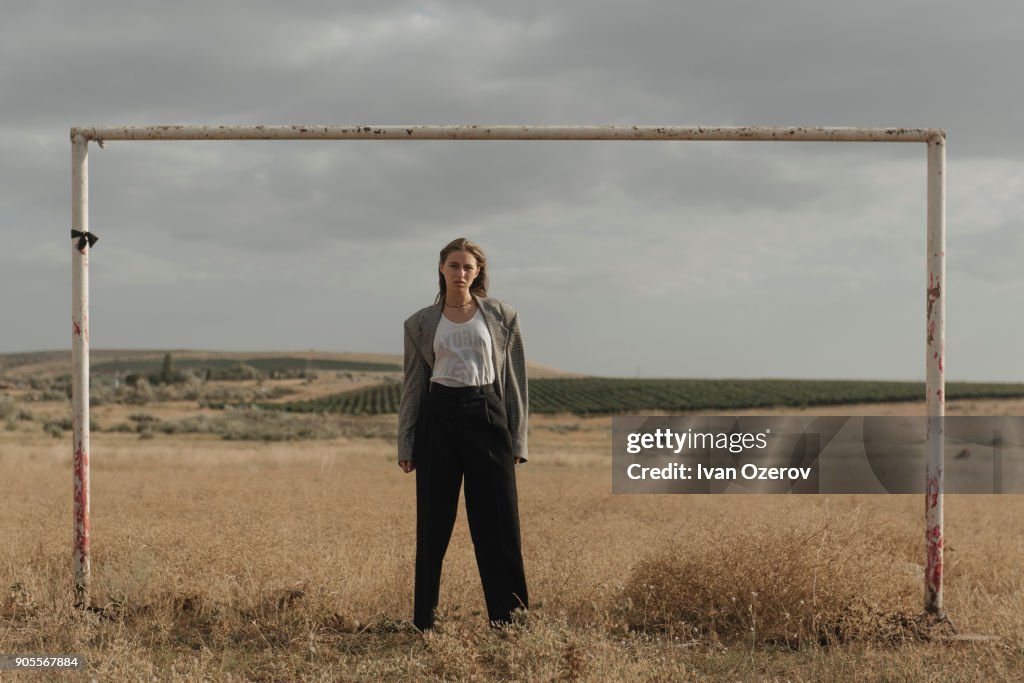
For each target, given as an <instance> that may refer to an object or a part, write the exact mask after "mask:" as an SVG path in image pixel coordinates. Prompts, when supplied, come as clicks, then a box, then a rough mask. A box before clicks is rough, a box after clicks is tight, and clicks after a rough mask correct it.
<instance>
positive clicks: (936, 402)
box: [924, 135, 946, 617]
mask: <svg viewBox="0 0 1024 683" xmlns="http://www.w3.org/2000/svg"><path fill="white" fill-rule="evenodd" d="M925 300H926V305H927V312H928V320H927V323H926V324H927V337H926V339H927V342H926V343H927V349H926V350H927V354H926V363H927V375H926V377H927V382H926V385H927V386H926V389H925V391H926V395H927V405H928V434H927V436H926V439H925V453H926V454H927V460H928V462H927V465H926V466H925V553H926V555H925V557H926V564H925V571H924V577H925V596H924V608H925V610H927V611H928V612H931V613H933V614H936V615H938V616H940V617H945V616H946V614H945V610H944V609H943V607H942V548H943V529H942V497H943V488H944V487H943V433H944V429H943V420H944V416H945V412H946V395H945V392H946V378H945V364H946V357H945V354H946V344H945V338H946V137H945V136H944V135H935V136H933V137H932V138H931V139H929V140H928V290H927V295H926V299H925Z"/></svg>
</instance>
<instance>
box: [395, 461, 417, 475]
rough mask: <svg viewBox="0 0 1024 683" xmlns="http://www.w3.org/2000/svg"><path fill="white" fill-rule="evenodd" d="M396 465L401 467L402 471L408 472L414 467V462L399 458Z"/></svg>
mask: <svg viewBox="0 0 1024 683" xmlns="http://www.w3.org/2000/svg"><path fill="white" fill-rule="evenodd" d="M398 466H399V467H401V468H402V471H403V472H405V473H406V474H409V473H410V472H412V471H413V470H414V469H416V463H414V462H413V461H412V460H399V461H398Z"/></svg>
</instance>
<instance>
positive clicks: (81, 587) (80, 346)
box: [71, 134, 91, 607]
mask: <svg viewBox="0 0 1024 683" xmlns="http://www.w3.org/2000/svg"><path fill="white" fill-rule="evenodd" d="M71 229H72V230H79V231H81V232H87V231H88V230H89V140H88V138H87V137H86V136H84V135H74V134H72V136H71ZM79 244H81V246H80V247H79ZM71 421H72V432H73V436H72V439H73V442H72V448H73V449H74V450H73V452H74V456H73V457H74V491H75V500H74V524H75V528H74V568H75V603H76V604H77V605H78V606H80V607H84V606H87V605H88V603H89V579H90V572H91V563H90V558H89V243H88V242H87V241H86V240H80V239H72V242H71Z"/></svg>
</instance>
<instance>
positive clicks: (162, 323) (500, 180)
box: [0, 0, 1024, 381]
mask: <svg viewBox="0 0 1024 683" xmlns="http://www.w3.org/2000/svg"><path fill="white" fill-rule="evenodd" d="M211 7H214V8H216V9H215V10H211V9H210V8H211ZM143 8H145V9H143ZM83 9H84V8H83V5H81V3H73V2H70V1H66V2H45V1H38V0H36V1H33V2H4V3H3V4H2V5H0V126H2V128H0V155H2V157H0V158H2V160H3V161H2V162H0V234H2V235H3V238H4V239H3V245H4V248H3V249H2V250H0V278H2V279H0V282H2V288H0V351H26V350H41V349H61V348H68V349H70V344H71V329H70V328H71V326H70V324H69V318H70V309H71V303H70V299H71V295H70V258H71V249H70V246H69V243H70V237H69V235H68V230H69V228H70V144H69V139H68V132H69V128H70V127H71V126H73V125H120V124H125V125H148V124H258V123H262V124H369V125H373V124H381V125H386V124H468V123H476V124H548V125H571V124H642V125H780V126H786V125H811V126H815V125H817V126H881V127H888V126H907V127H943V128H945V129H946V130H947V133H948V157H947V159H948V164H949V166H948V173H947V178H948V181H947V183H948V184H947V187H948V205H947V206H948V213H947V221H948V222H947V229H948V236H947V256H948V262H947V291H948V299H947V303H946V305H947V309H946V320H947V340H946V350H947V363H946V368H947V379H950V380H999V381H1024V367H1022V364H1021V363H1020V361H1019V357H1020V356H1019V347H1020V339H1021V338H1022V337H1024V317H1022V316H1021V315H1020V314H1019V311H1020V310H1021V305H1020V302H1021V301H1022V299H1024V279H1022V277H1021V262H1022V259H1024V230H1022V228H1024V218H1022V216H1024V136H1022V134H1021V131H1020V121H1021V111H1022V107H1021V103H1022V99H1024V91H1022V89H1021V88H1020V87H1019V85H1020V80H1021V79H1020V73H1019V68H1020V65H1021V64H1022V63H1024V41H1022V40H1021V38H1020V30H1021V26H1022V25H1024V6H1022V5H1020V3H1013V2H974V3H960V2H957V3H953V2H934V1H929V2H925V1H920V2H891V1H887V2H876V1H875V0H865V2H860V3H849V2H847V3H841V4H840V3H829V2H821V1H820V0H818V1H814V2H788V1H787V2H770V3H766V2H733V1H729V0H719V1H717V2H674V1H667V0H666V1H660V2H621V1H620V2H614V3H613V2H594V1H591V2H580V1H575V2H557V3H547V2H544V3H542V2H500V3H490V2H478V1H474V2H380V1H375V2H298V3H297V2H290V3H281V2H267V1H262V2H252V1H249V2H216V3H200V2H191V1H187V2H184V1H182V2H174V3H112V2H108V1H106V0H94V1H93V2H90V3H89V4H88V11H83ZM925 159H926V150H925V146H924V145H923V144H916V143H915V144H899V145H897V144H866V143H846V144H836V143H724V142H642V143H640V142H480V141H458V142H432V141H430V142H428V141H419V142H403V141H376V142H371V141H345V142H342V141H335V142H315V141H294V142H266V141H261V142H222V141H221V142H110V143H108V144H107V146H106V149H102V150H101V149H99V148H98V147H96V146H95V145H90V147H89V182H90V190H89V191H90V196H89V202H90V204H89V210H90V229H91V230H92V231H93V232H95V233H96V234H97V235H99V237H100V241H99V243H97V245H96V246H95V248H94V249H93V251H92V254H91V258H90V287H91V289H90V296H91V318H90V319H91V330H90V333H91V334H90V340H91V343H92V345H93V347H94V348H194V349H223V350H300V349H301V350H305V349H319V350H330V351H374V352H393V353H400V352H401V350H402V334H401V323H402V320H404V319H405V318H406V317H407V316H408V315H409V314H411V313H412V312H413V311H414V310H416V309H417V308H419V307H421V306H424V305H427V304H429V303H431V302H432V300H433V297H434V294H435V293H436V288H437V276H436V262H437V253H438V251H439V250H440V248H441V247H442V246H443V245H444V244H445V243H447V242H448V241H449V240H451V239H453V238H454V237H457V236H467V237H469V238H471V239H474V240H475V241H477V242H479V243H480V244H481V245H482V246H483V247H484V248H485V250H486V251H487V254H488V257H489V267H490V269H491V295H492V296H495V297H497V298H501V299H504V300H506V301H508V302H510V303H511V304H512V305H514V306H515V307H516V308H517V309H518V310H519V311H520V315H521V320H522V326H523V330H524V332H525V334H526V349H527V354H528V356H529V357H530V358H531V359H533V360H535V361H538V362H541V363H545V364H549V365H553V366H556V367H559V368H562V369H565V370H571V371H575V372H582V373H591V374H599V375H620V376H637V375H639V376H643V377H653V376H675V377H801V378H812V377H835V378H855V379H861V378H864V379H868V378H885V379H923V378H924V372H925V361H924V349H925V285H926V282H927V271H926V261H925V232H926V231H925V221H926V216H925V206H926V203H925V189H926V188H925V178H926V167H925Z"/></svg>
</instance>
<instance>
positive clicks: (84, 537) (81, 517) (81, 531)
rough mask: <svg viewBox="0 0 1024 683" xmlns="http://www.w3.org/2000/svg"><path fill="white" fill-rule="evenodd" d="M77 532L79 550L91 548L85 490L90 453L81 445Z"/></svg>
mask: <svg viewBox="0 0 1024 683" xmlns="http://www.w3.org/2000/svg"><path fill="white" fill-rule="evenodd" d="M74 470H75V532H76V535H77V537H78V538H77V539H76V541H77V544H78V545H79V546H80V547H79V550H88V548H89V516H88V515H87V514H86V512H85V508H86V505H85V502H86V501H85V491H86V490H87V489H88V487H89V454H88V453H87V452H86V451H85V449H84V448H82V447H81V446H79V447H78V448H77V449H75V458H74Z"/></svg>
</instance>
